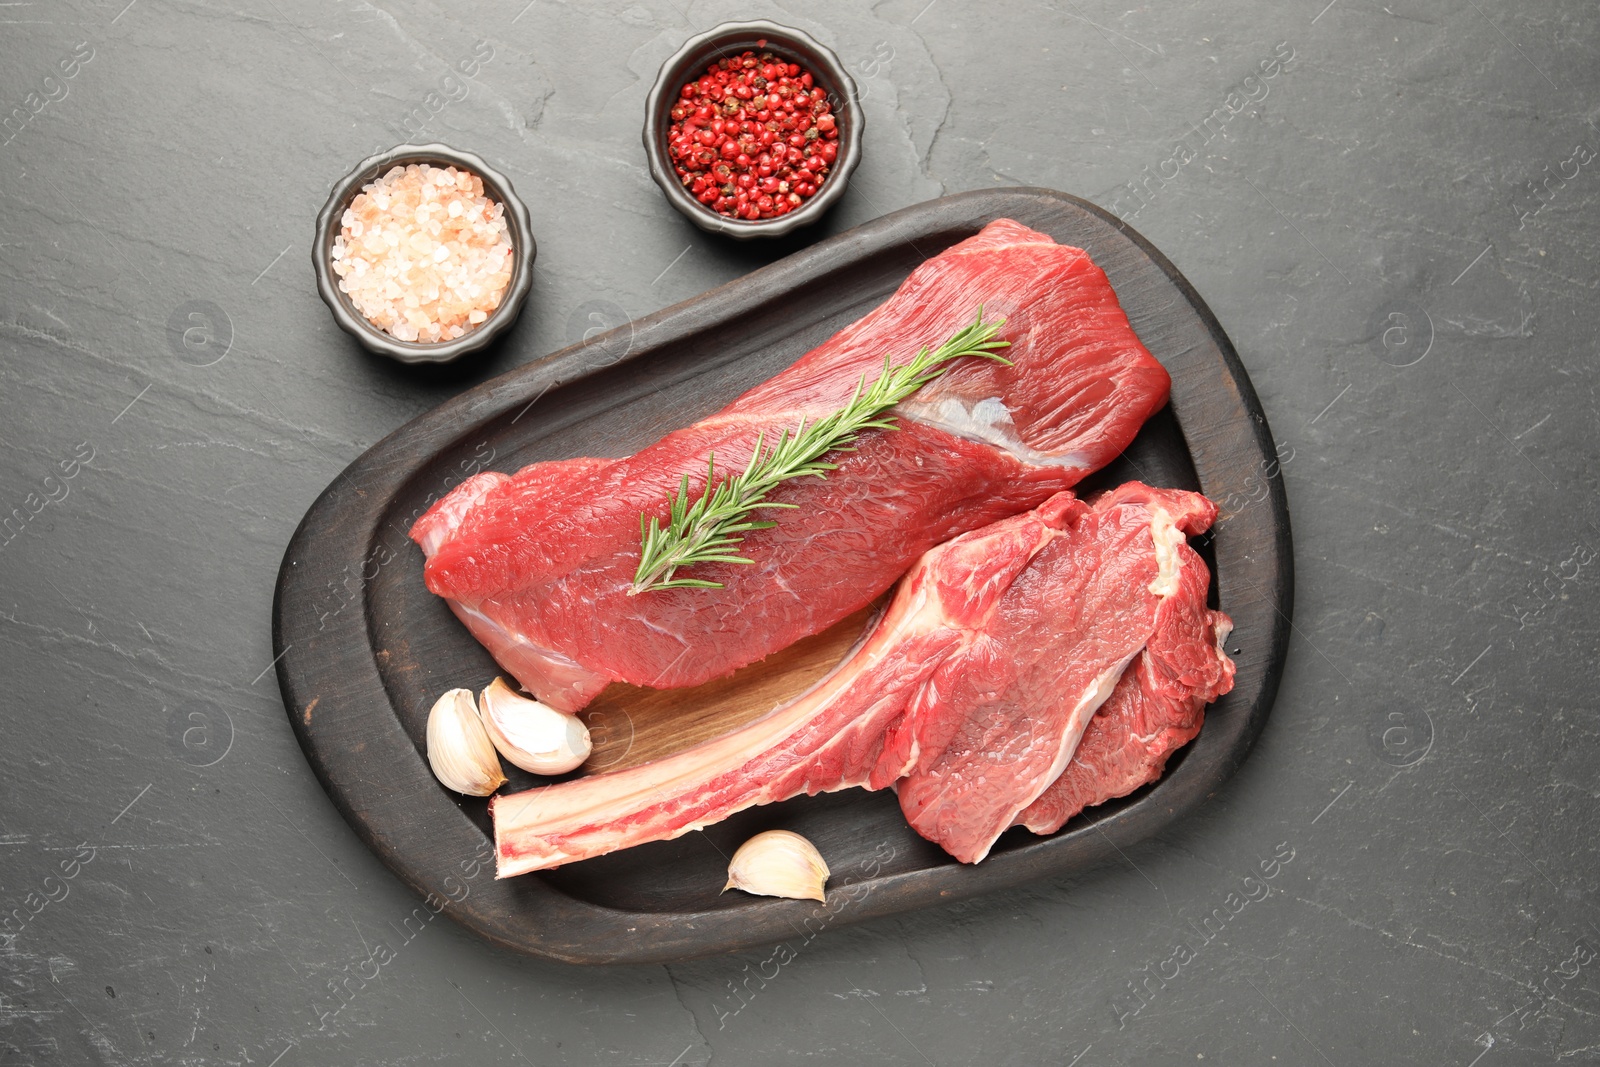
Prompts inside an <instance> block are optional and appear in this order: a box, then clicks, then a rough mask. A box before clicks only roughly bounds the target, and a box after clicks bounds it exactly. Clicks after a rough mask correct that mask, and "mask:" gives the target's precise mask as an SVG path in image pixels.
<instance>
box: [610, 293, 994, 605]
mask: <svg viewBox="0 0 1600 1067" xmlns="http://www.w3.org/2000/svg"><path fill="white" fill-rule="evenodd" d="M1004 323H1005V319H996V320H994V321H993V322H985V321H983V308H982V307H981V306H980V307H979V308H978V315H977V318H976V319H975V320H973V322H972V324H971V325H969V326H966V327H963V328H962V329H960V330H958V331H957V332H956V333H955V334H953V335H952V336H951V337H950V339H949V340H947V341H945V343H944V344H942V345H940V346H939V347H938V348H937V349H935V350H934V351H932V352H930V351H929V350H928V349H927V348H923V349H922V350H921V351H920V352H918V353H917V355H916V358H915V359H913V360H912V361H911V362H910V363H906V364H903V365H901V366H898V367H896V366H891V365H890V363H889V357H888V356H885V357H884V360H883V373H882V374H881V375H879V376H878V380H877V381H875V382H873V383H872V384H871V385H870V386H869V385H868V384H867V379H866V375H862V376H861V380H860V381H858V382H857V383H856V388H855V392H854V393H853V394H852V395H851V397H850V402H849V403H847V404H846V405H845V406H844V407H842V408H840V409H839V410H838V411H835V412H833V413H832V414H831V415H827V416H824V417H823V418H820V419H818V420H816V421H815V422H813V423H811V424H809V425H807V423H806V421H805V420H804V419H801V420H800V424H799V425H798V426H796V427H795V428H794V431H793V432H792V433H791V432H790V431H788V430H785V431H783V433H781V434H780V435H779V436H778V440H777V442H776V443H775V444H773V445H772V446H770V447H767V446H766V444H765V441H764V435H762V434H758V435H757V436H756V447H755V452H754V453H753V454H752V455H751V457H750V463H749V465H748V466H746V467H745V469H744V471H743V472H742V473H740V474H736V475H734V476H732V477H730V478H724V479H723V480H722V481H720V482H718V481H717V457H716V453H714V452H713V453H712V454H711V456H710V458H709V459H707V461H706V490H705V491H704V492H703V493H702V494H701V495H700V496H699V497H697V498H696V499H695V500H694V501H692V502H691V501H690V500H689V476H688V475H687V474H685V475H684V476H683V481H682V482H681V483H680V484H679V485H678V492H677V495H676V496H674V497H672V499H671V500H670V502H669V503H670V505H671V511H670V515H669V517H668V519H667V524H666V525H665V526H662V525H661V521H660V520H659V519H658V518H656V517H654V516H645V515H640V516H639V569H638V570H637V571H635V572H634V576H633V585H632V586H630V587H629V589H628V595H629V596H636V595H637V594H639V593H644V592H648V591H650V590H652V589H686V588H699V589H720V588H722V583H721V582H711V581H706V580H705V579H703V578H679V577H677V572H678V571H679V570H680V569H682V568H684V567H691V566H694V565H695V564H697V563H752V562H754V561H753V560H750V559H746V558H745V557H743V556H738V555H735V554H734V553H733V547H734V546H735V545H737V544H738V543H739V542H741V541H743V540H744V535H745V534H747V533H749V532H750V531H752V530H765V529H769V528H770V527H773V526H776V525H777V523H776V522H773V521H770V520H759V519H752V518H751V517H750V516H751V513H752V512H754V511H755V510H756V509H757V508H792V507H795V506H796V505H794V504H777V503H772V502H771V501H768V500H767V494H768V493H770V492H771V491H772V490H773V489H774V488H776V487H777V486H778V485H779V484H780V483H781V482H785V481H788V480H789V479H791V478H804V477H807V476H808V475H815V476H816V477H818V478H826V477H827V475H828V472H829V471H831V470H835V469H836V468H837V466H838V465H837V464H834V463H829V462H827V461H825V460H824V459H823V458H822V457H824V456H826V455H827V454H828V453H830V452H840V451H844V452H848V451H853V449H851V448H850V445H851V443H852V442H853V441H855V439H856V437H857V436H859V435H860V434H861V433H862V431H864V430H893V429H895V428H896V427H895V419H894V416H893V415H889V414H887V412H888V411H889V409H890V408H892V407H894V406H895V405H896V404H898V403H899V402H900V401H902V400H904V399H905V398H906V397H908V396H910V395H911V394H912V393H914V392H916V391H917V390H918V389H920V388H922V387H923V386H924V385H926V384H928V383H929V382H931V381H933V380H934V379H935V378H937V377H939V375H941V374H943V373H944V372H945V371H946V370H947V369H949V364H950V363H951V362H952V361H954V360H957V359H960V358H962V357H963V356H982V357H983V358H985V359H992V360H995V361H996V362H999V363H1004V364H1006V365H1007V366H1009V365H1010V362H1011V361H1010V360H1008V359H1006V358H1005V357H1004V356H1000V355H996V354H995V349H999V348H1005V347H1007V346H1008V345H1009V344H1010V342H1008V341H997V340H994V336H995V334H996V333H998V332H999V330H1000V327H1001V326H1002V325H1003V324H1004Z"/></svg>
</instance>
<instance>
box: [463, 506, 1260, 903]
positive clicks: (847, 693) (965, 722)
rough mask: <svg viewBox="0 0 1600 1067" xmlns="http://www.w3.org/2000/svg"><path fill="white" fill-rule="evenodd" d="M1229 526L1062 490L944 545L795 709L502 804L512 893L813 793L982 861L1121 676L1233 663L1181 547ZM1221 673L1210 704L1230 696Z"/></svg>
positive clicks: (498, 840)
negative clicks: (841, 793) (835, 797)
mask: <svg viewBox="0 0 1600 1067" xmlns="http://www.w3.org/2000/svg"><path fill="white" fill-rule="evenodd" d="M1215 514H1216V509H1215V508H1214V507H1213V506H1212V505H1211V503H1210V502H1209V501H1207V500H1206V499H1205V498H1204V497H1202V496H1200V495H1198V494H1196V493H1189V492H1184V491H1181V490H1167V489H1151V488H1149V487H1147V486H1143V485H1139V484H1137V483H1130V484H1129V485H1126V486H1123V487H1122V488H1120V489H1117V490H1115V491H1113V492H1111V493H1106V494H1104V495H1102V496H1101V497H1100V498H1099V499H1097V500H1096V501H1095V503H1094V505H1093V506H1090V505H1088V504H1085V503H1084V502H1082V501H1080V500H1078V499H1077V498H1075V497H1074V496H1072V494H1070V493H1060V494H1058V495H1056V496H1054V497H1052V498H1051V499H1050V500H1048V501H1046V502H1045V503H1044V504H1043V505H1042V506H1040V507H1039V508H1037V509H1036V510H1034V511H1031V512H1027V513H1025V514H1022V515H1017V516H1013V517H1011V518H1009V519H1005V520H1002V521H1000V522H997V523H994V524H993V525H991V526H988V527H986V528H984V529H981V530H976V531H973V532H971V533H968V534H965V535H963V536H961V537H957V538H955V539H954V540H952V541H950V542H948V543H946V544H943V545H940V546H939V547H937V548H935V549H933V550H932V551H930V552H928V553H927V554H926V555H924V556H923V557H922V558H921V559H920V560H919V561H918V562H917V563H916V565H915V566H914V567H913V568H912V569H911V571H910V572H909V573H908V574H907V575H906V576H905V578H904V580H903V581H902V582H901V584H900V587H899V588H898V589H897V591H896V593H895V595H894V597H893V599H892V600H891V602H890V604H889V606H888V608H887V609H886V611H885V614H884V616H883V618H882V619H881V620H880V621H879V622H878V623H877V624H876V625H875V626H873V627H872V628H871V629H870V632H869V633H868V634H867V636H866V637H865V638H864V640H863V641H862V642H861V643H860V644H858V645H857V646H856V648H855V649H854V650H853V651H852V652H851V653H850V654H849V655H848V656H847V657H846V658H845V660H844V661H843V662H842V663H841V664H840V665H839V666H838V667H836V668H835V669H834V671H833V672H832V673H831V674H830V675H829V676H828V677H826V678H824V679H823V680H822V681H820V682H818V683H817V685H815V686H814V687H813V688H812V689H811V690H809V691H808V692H806V693H805V694H803V695H801V696H800V697H798V698H796V699H795V700H793V701H791V702H789V703H788V704H785V705H783V706H781V707H779V708H776V709H774V710H773V711H772V712H770V713H769V714H768V715H766V716H764V717H763V718H761V719H758V720H756V721H755V722H753V723H750V724H749V725H747V726H744V727H742V728H740V729H738V730H736V731H734V732H732V733H730V734H727V735H725V736H723V737H720V738H716V739H714V740H712V741H707V742H704V743H702V744H699V745H696V746H694V747H692V748H690V749H686V750H685V751H683V752H679V753H676V754H674V755H671V756H668V757H665V758H663V759H659V760H655V761H653V762H651V763H647V764H643V765H641V766H638V767H633V768H629V769H627V770H622V771H615V772H611V773H608V774H600V775H595V776H592V777H588V778H582V779H578V780H576V781H571V782H564V783H560V784H557V785H551V786H545V787H542V788H539V789H533V790H529V791H526V792H523V793H517V794H512V795H508V796H499V797H495V798H493V799H492V800H491V801H490V812H491V814H492V816H493V818H494V824H495V848H496V857H497V864H498V875H499V877H502V878H504V877H510V876H512V875H516V874H522V873H525V872H527V871H534V870H540V869H543V868H548V867H555V866H559V865H561V864H563V863H569V862H572V861H574V860H579V859H585V858H588V857H591V856H599V855H603V854H605V853H608V852H613V851H616V850H617V849H621V848H627V847H630V846H633V845H638V844H642V843H644V842H647V841H658V840H666V839H670V838H673V837H678V836H680V835H682V834H685V833H688V832H689V831H691V830H695V829H699V828H700V827H702V826H706V825H709V824H711V823H714V822H717V821H719V820H721V819H724V818H727V817H728V816H729V815H732V814H733V813H735V812H737V811H740V810H743V809H744V808H748V807H751V806H753V805H757V804H768V803H773V802H775V801H780V800H785V799H788V798H789V797H793V796H798V795H800V794H801V793H807V794H816V793H820V792H828V791H832V790H836V789H843V788H847V787H849V786H860V787H863V788H868V789H881V788H884V787H885V786H889V785H896V784H897V788H899V789H900V791H901V804H902V807H903V808H904V810H905V811H906V813H907V816H908V819H909V820H910V821H911V823H912V825H913V826H914V827H915V828H916V829H917V830H918V831H919V832H921V833H923V834H924V836H928V837H930V838H932V839H933V840H936V841H938V842H939V843H940V844H941V845H943V846H944V847H945V848H946V849H947V850H948V851H950V852H951V853H952V854H953V855H955V856H956V857H957V858H959V859H963V860H966V861H968V862H976V861H977V860H978V859H981V858H982V857H983V856H984V855H986V854H987V853H988V851H989V848H990V847H991V846H992V845H993V843H994V841H995V839H996V838H997V837H998V836H999V835H1000V833H1002V832H1003V831H1004V830H1005V829H1006V828H1007V827H1008V826H1010V825H1012V824H1013V822H1015V821H1017V819H1018V818H1019V816H1023V815H1024V813H1025V811H1027V810H1030V805H1033V804H1034V803H1035V802H1036V801H1037V800H1038V798H1039V797H1040V796H1041V795H1042V794H1046V793H1047V791H1048V790H1047V787H1049V786H1050V785H1051V782H1052V780H1053V777H1054V776H1055V775H1057V774H1059V773H1061V772H1062V770H1063V769H1064V768H1065V767H1067V766H1068V760H1069V759H1070V758H1071V756H1072V753H1073V750H1074V748H1075V747H1076V746H1077V743H1078V737H1079V736H1081V735H1082V734H1083V732H1084V730H1085V725H1086V724H1087V723H1089V722H1090V721H1091V720H1090V716H1092V715H1094V712H1095V709H1096V707H1097V706H1098V705H1099V704H1100V702H1101V701H1103V700H1105V698H1106V694H1107V692H1109V691H1110V690H1111V682H1112V681H1114V680H1115V679H1116V677H1117V672H1118V671H1120V670H1122V665H1124V664H1126V663H1128V662H1129V661H1130V660H1133V659H1134V657H1136V656H1138V655H1139V654H1140V652H1141V650H1142V649H1144V648H1146V647H1149V646H1152V645H1153V646H1156V647H1158V648H1162V649H1167V648H1168V647H1169V646H1180V645H1181V646H1182V651H1181V652H1172V651H1168V652H1164V653H1163V655H1164V656H1166V657H1167V658H1168V659H1174V658H1176V659H1179V660H1183V659H1187V660H1190V661H1193V662H1204V661H1206V660H1207V659H1208V658H1210V659H1216V660H1222V661H1224V662H1225V657H1223V655H1222V652H1221V650H1220V647H1219V644H1218V642H1219V640H1220V638H1219V636H1218V635H1219V634H1221V633H1225V632H1226V630H1225V626H1226V618H1225V617H1224V616H1221V615H1220V614H1219V613H1216V612H1211V611H1209V610H1208V609H1207V607H1206V603H1205V591H1206V586H1207V575H1206V570H1205V564H1204V562H1203V561H1202V560H1201V559H1200V558H1199V557H1198V556H1197V555H1195V554H1194V552H1193V550H1192V549H1190V548H1189V547H1188V545H1187V544H1186V543H1184V540H1183V533H1185V532H1187V533H1200V532H1203V531H1204V530H1205V529H1206V528H1207V526H1209V524H1210V523H1211V521H1212V520H1213V518H1214V517H1215ZM1073 598H1075V599H1073ZM1196 619H1199V620H1202V621H1201V622H1199V623H1196V622H1195V621H1194V620H1196ZM1006 664H1009V666H1006ZM1130 673H1131V670H1130ZM1224 674H1225V675H1226V679H1225V680H1224V681H1220V682H1219V681H1215V680H1213V681H1212V682H1211V683H1210V684H1209V687H1208V688H1207V689H1206V692H1207V693H1209V694H1211V695H1213V696H1214V695H1220V693H1221V692H1224V691H1226V689H1227V684H1226V683H1227V682H1229V681H1231V670H1228V671H1225V672H1224ZM1108 679H1109V680H1108ZM1002 722H1003V723H1004V724H1005V725H1004V728H1003V729H996V730H991V729H990V728H991V727H995V726H996V724H998V723H1002ZM1018 737H1020V738H1021V739H1022V743H1020V744H1019V743H1016V741H1015V739H1016V738H1018ZM991 740H994V741H997V742H999V743H998V744H995V745H990V744H989V742H990V741H991ZM1156 773H1159V767H1157V768H1156Z"/></svg>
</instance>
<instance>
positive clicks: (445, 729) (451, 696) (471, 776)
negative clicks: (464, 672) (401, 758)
mask: <svg viewBox="0 0 1600 1067" xmlns="http://www.w3.org/2000/svg"><path fill="white" fill-rule="evenodd" d="M428 765H429V766H430V767H432V768H433V773H434V776H435V777H437V778H438V779H439V781H441V782H443V783H444V784H445V785H447V786H449V787H450V788H451V789H454V790H455V791H456V792H458V793H466V794H468V795H470V796H475V797H486V796H488V795H489V794H490V793H493V792H494V791H495V790H496V789H499V788H500V787H501V786H502V785H504V784H505V781H506V776H505V773H504V772H503V771H502V770H501V769H500V757H498V756H496V755H495V752H494V745H493V743H491V742H490V740H489V735H488V734H487V733H486V732H485V731H484V729H483V720H482V719H481V718H480V717H479V715H478V705H477V704H476V703H475V702H474V701H473V699H472V690H470V689H452V690H450V691H449V692H448V693H446V694H445V695H444V696H442V697H440V698H439V699H438V700H437V701H436V702H435V703H434V705H433V710H432V711H430V712H428Z"/></svg>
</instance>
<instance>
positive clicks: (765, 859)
mask: <svg viewBox="0 0 1600 1067" xmlns="http://www.w3.org/2000/svg"><path fill="white" fill-rule="evenodd" d="M827 884H828V865H827V863H825V862H823V859H822V853H820V852H818V851H817V848H816V846H815V845H813V844H812V843H811V842H810V841H807V840H806V839H805V838H803V837H801V836H800V835H799V834H797V833H793V832H791V831H789V830H768V831H766V832H765V833H759V834H757V835H756V836H754V837H752V838H751V839H750V840H748V841H746V842H745V843H744V844H742V845H740V846H739V850H738V851H737V852H735V853H734V854H733V859H732V860H731V861H729V863H728V884H727V885H725V886H723V887H722V891H723V892H724V893H726V892H727V891H728V890H730V889H742V890H744V891H745V892H746V893H755V894H756V895H757V896H763V897H788V898H790V899H792V900H823V899H824V896H823V892H822V887H823V886H825V885H827Z"/></svg>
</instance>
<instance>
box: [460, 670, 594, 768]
mask: <svg viewBox="0 0 1600 1067" xmlns="http://www.w3.org/2000/svg"><path fill="white" fill-rule="evenodd" d="M479 706H480V707H482V709H483V726H484V729H485V730H487V731H488V734H489V739H490V740H491V741H493V742H494V747H495V748H498V749H499V750H500V754H501V755H502V756H504V757H505V758H506V759H508V760H510V761H511V762H512V763H515V764H516V765H517V766H518V767H521V768H522V769H523V770H525V771H532V772H533V773H534V774H566V773H567V772H568V771H570V770H575V769H576V768H577V767H578V765H579V764H581V763H582V762H583V761H584V760H586V759H588V758H589V752H590V751H591V749H592V748H593V746H592V745H591V744H590V742H589V728H588V727H587V726H585V725H584V724H583V720H582V719H580V718H578V717H577V716H576V715H567V714H564V713H562V712H559V711H557V710H556V709H554V708H551V707H547V706H546V705H544V704H541V703H539V702H538V701H537V700H530V699H528V698H527V697H525V696H523V695H521V694H520V693H517V692H514V691H513V690H512V688H511V687H510V686H509V685H507V684H506V683H505V680H504V679H501V678H496V679H495V680H494V682H493V683H492V684H490V686H489V688H487V689H485V690H484V691H483V693H482V695H481V696H480V697H479Z"/></svg>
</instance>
